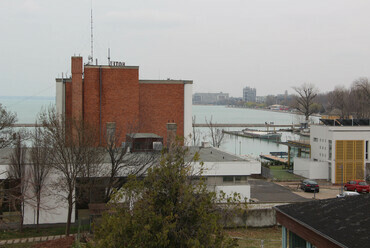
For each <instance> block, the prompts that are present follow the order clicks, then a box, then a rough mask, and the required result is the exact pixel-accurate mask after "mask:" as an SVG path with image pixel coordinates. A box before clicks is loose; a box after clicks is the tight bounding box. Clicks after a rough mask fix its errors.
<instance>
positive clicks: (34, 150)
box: [30, 123, 52, 232]
mask: <svg viewBox="0 0 370 248" xmlns="http://www.w3.org/2000/svg"><path fill="white" fill-rule="evenodd" d="M36 124H37V123H36ZM36 126H37V125H36ZM51 150H52V148H51V147H50V144H49V142H48V140H47V136H45V135H44V132H43V129H42V128H40V127H36V128H35V130H34V132H33V135H32V146H31V148H30V187H31V190H32V193H33V194H34V196H35V198H36V199H35V201H36V230H37V232H39V219H40V208H41V196H42V195H43V193H44V192H45V191H46V189H45V188H46V186H47V185H46V180H47V177H48V175H49V172H50V169H51V166H50V157H49V156H50V152H51Z"/></svg>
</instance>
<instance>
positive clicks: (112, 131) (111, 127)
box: [106, 122, 116, 142]
mask: <svg viewBox="0 0 370 248" xmlns="http://www.w3.org/2000/svg"><path fill="white" fill-rule="evenodd" d="M115 135H116V123H115V122H107V133H106V139H107V140H108V141H109V142H114V139H115Z"/></svg>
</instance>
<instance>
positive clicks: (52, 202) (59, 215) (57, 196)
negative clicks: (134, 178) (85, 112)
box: [0, 146, 261, 225]
mask: <svg viewBox="0 0 370 248" xmlns="http://www.w3.org/2000/svg"><path fill="white" fill-rule="evenodd" d="M11 152H12V149H10V148H5V149H0V181H1V180H5V179H6V178H7V173H6V171H7V168H8V164H9V159H8V158H9V155H10V154H11ZM195 152H198V153H199V157H200V161H199V162H194V163H193V164H192V165H193V175H195V176H194V179H196V177H197V175H198V174H197V173H198V172H199V171H200V168H201V163H200V162H203V163H204V164H203V166H202V168H203V176H204V177H205V179H206V183H207V188H208V189H209V190H212V191H216V192H220V191H223V192H225V193H226V195H231V194H233V193H234V192H236V193H239V194H240V195H241V197H242V199H243V198H247V199H250V185H249V184H248V177H249V176H250V175H252V174H261V163H260V162H259V161H256V160H249V159H245V158H242V157H239V156H236V155H232V154H229V153H226V152H224V151H221V150H219V149H216V148H213V147H205V146H203V147H190V151H189V158H190V157H192V156H194V154H195ZM158 154H159V153H158ZM101 166H102V167H104V168H106V169H108V168H109V166H110V165H109V158H108V157H107V158H106V161H105V162H104V163H103V164H102V165H101ZM102 173H103V175H108V174H107V173H105V172H104V171H103V172H102ZM126 176H127V171H121V178H124V177H126ZM58 177H59V176H58V173H57V172H56V171H52V172H51V173H50V174H49V176H48V179H47V182H46V187H45V188H44V191H43V193H42V197H41V209H40V224H52V223H66V220H67V206H68V205H67V201H66V197H65V196H66V192H63V191H61V190H60V189H58V188H56V187H55V185H54V186H52V185H53V184H54V183H55V182H58V181H59V179H58ZM99 177H100V178H102V175H100V176H99ZM100 191H101V185H96V190H94V198H98V196H99V194H100V193H101V192H100ZM103 192H104V186H103ZM75 193H76V190H75ZM26 195H27V197H26V201H25V211H24V224H26V225H27V224H35V223H36V203H35V196H34V195H33V193H32V190H31V187H27V192H26ZM2 197H4V196H1V197H0V207H2V204H3V201H2ZM96 203H98V202H96ZM80 210H82V209H77V207H76V204H74V206H73V212H72V223H74V222H75V221H76V219H77V216H76V213H79V212H80ZM13 211H14V210H13ZM85 211H86V209H85ZM13 213H15V212H13Z"/></svg>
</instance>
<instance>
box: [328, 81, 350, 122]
mask: <svg viewBox="0 0 370 248" xmlns="http://www.w3.org/2000/svg"><path fill="white" fill-rule="evenodd" d="M332 98H333V102H334V107H335V109H337V110H339V111H340V117H341V118H348V117H349V116H350V114H351V113H350V112H351V111H350V99H351V98H350V91H349V90H347V89H346V88H344V87H336V88H335V89H334V90H333V91H332Z"/></svg>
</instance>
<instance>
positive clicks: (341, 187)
mask: <svg viewBox="0 0 370 248" xmlns="http://www.w3.org/2000/svg"><path fill="white" fill-rule="evenodd" d="M341 168H342V187H341V192H342V195H343V177H344V166H343V164H342V165H341Z"/></svg>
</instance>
